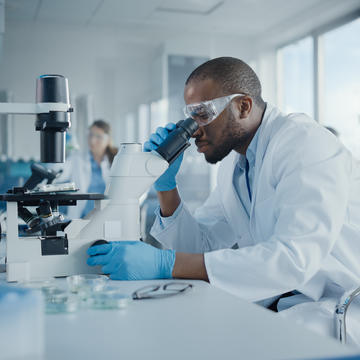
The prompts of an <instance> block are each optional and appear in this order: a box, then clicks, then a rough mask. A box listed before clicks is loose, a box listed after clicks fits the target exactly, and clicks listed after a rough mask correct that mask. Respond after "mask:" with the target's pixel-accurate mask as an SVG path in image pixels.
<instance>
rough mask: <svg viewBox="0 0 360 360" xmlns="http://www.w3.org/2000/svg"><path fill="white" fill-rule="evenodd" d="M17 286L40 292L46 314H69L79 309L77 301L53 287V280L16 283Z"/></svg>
mask: <svg viewBox="0 0 360 360" xmlns="http://www.w3.org/2000/svg"><path fill="white" fill-rule="evenodd" d="M18 286H20V287H25V288H29V289H33V290H38V291H41V293H42V295H43V298H44V301H45V311H46V313H48V314H57V313H71V312H75V311H76V310H77V309H78V307H79V302H78V299H77V298H76V297H74V296H72V295H71V294H70V293H69V292H68V291H67V290H63V289H61V288H59V287H57V286H56V285H55V279H54V278H50V279H38V280H32V281H24V282H20V283H18Z"/></svg>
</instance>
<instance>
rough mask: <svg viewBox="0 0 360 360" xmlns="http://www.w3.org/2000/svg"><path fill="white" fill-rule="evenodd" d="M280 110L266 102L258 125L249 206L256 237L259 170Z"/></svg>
mask: <svg viewBox="0 0 360 360" xmlns="http://www.w3.org/2000/svg"><path fill="white" fill-rule="evenodd" d="M279 114H280V111H279V110H278V109H277V108H275V107H273V106H272V105H270V104H267V106H266V110H265V114H264V117H263V119H262V122H261V125H260V127H259V130H258V131H260V132H259V138H258V145H257V149H256V155H255V169H254V180H253V191H252V201H251V208H250V231H251V233H252V234H253V235H254V236H255V238H258V236H260V234H257V232H256V231H257V230H258V229H257V228H256V222H255V216H254V209H255V204H256V202H257V196H258V187H259V182H260V172H261V168H262V165H263V160H264V156H265V153H266V149H267V147H268V144H269V142H270V140H271V132H272V131H273V128H274V126H275V127H276V124H275V122H274V121H273V120H274V119H275V118H276V117H278V116H279Z"/></svg>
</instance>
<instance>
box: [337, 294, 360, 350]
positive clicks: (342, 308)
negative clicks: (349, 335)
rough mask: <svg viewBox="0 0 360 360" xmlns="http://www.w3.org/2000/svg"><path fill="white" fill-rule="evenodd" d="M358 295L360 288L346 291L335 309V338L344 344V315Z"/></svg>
mask: <svg viewBox="0 0 360 360" xmlns="http://www.w3.org/2000/svg"><path fill="white" fill-rule="evenodd" d="M358 295H360V287H358V288H356V289H355V290H354V289H352V290H350V291H347V292H346V293H345V294H344V295H343V296H342V297H341V299H340V302H339V303H338V304H337V305H336V307H335V331H336V338H337V339H338V340H339V341H340V342H341V343H342V344H346V313H347V310H348V308H349V306H350V304H351V302H352V301H353V300H354V299H355V298H356V297H357V296H358Z"/></svg>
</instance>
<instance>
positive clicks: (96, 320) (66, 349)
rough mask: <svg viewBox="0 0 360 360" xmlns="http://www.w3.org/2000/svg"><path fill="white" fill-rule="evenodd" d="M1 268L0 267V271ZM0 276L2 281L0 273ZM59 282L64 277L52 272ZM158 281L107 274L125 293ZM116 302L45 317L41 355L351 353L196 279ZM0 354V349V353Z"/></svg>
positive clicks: (301, 355) (268, 356) (249, 356)
mask: <svg viewBox="0 0 360 360" xmlns="http://www.w3.org/2000/svg"><path fill="white" fill-rule="evenodd" d="M0 275H4V274H0ZM0 281H5V280H4V277H3V276H1V277H0ZM57 282H58V284H59V285H60V286H64V285H65V280H64V279H57ZM162 282H164V281H131V282H123V281H112V282H111V285H112V286H118V287H120V288H122V289H123V291H124V293H127V294H131V293H132V292H133V291H134V290H135V289H138V288H140V287H142V286H144V285H149V284H157V283H162ZM187 282H190V283H192V284H193V285H194V287H193V289H191V290H190V291H189V292H186V293H184V294H180V295H176V296H173V297H170V298H164V299H151V300H137V301H134V302H132V303H131V304H130V305H129V306H128V307H127V308H126V309H123V310H86V309H83V310H79V311H78V312H76V313H72V314H54V315H50V314H48V315H46V317H45V356H44V358H45V359H51V360H57V359H59V360H60V359H61V360H63V359H86V360H92V359H94V360H95V359H96V360H97V359H106V360H111V359H141V360H143V359H146V358H150V359H159V360H160V359H172V360H175V359H195V358H196V359H234V358H238V359H252V360H255V359H262V360H263V359H306V358H308V359H310V358H312V359H314V358H326V357H335V356H344V355H351V354H355V353H356V351H357V352H358V353H359V352H360V351H359V349H352V348H350V347H347V346H343V345H340V344H339V343H337V342H336V341H335V340H334V339H331V338H327V337H322V336H319V335H317V334H314V333H312V332H309V331H308V330H307V329H304V328H302V327H300V326H298V325H295V324H290V323H288V322H287V321H286V320H285V319H282V318H280V317H279V316H278V315H277V314H276V313H273V312H271V311H269V310H266V309H264V308H262V307H260V306H257V305H254V304H251V303H248V302H246V301H243V300H241V299H239V298H236V297H234V296H232V295H229V294H227V293H225V292H223V291H221V290H219V289H216V288H214V287H212V286H210V285H209V284H207V283H205V282H202V281H187ZM0 358H1V356H0Z"/></svg>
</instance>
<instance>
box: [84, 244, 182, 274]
mask: <svg viewBox="0 0 360 360" xmlns="http://www.w3.org/2000/svg"><path fill="white" fill-rule="evenodd" d="M87 252H88V254H89V255H90V257H89V258H88V260H87V264H88V265H90V266H94V265H102V271H103V273H104V274H109V275H110V279H112V280H151V279H169V278H172V271H173V267H174V263H175V251H174V250H160V249H157V248H155V247H153V246H151V245H148V244H145V243H143V242H142V241H112V242H110V243H109V244H103V245H95V246H91V247H89V249H88V250H87Z"/></svg>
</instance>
